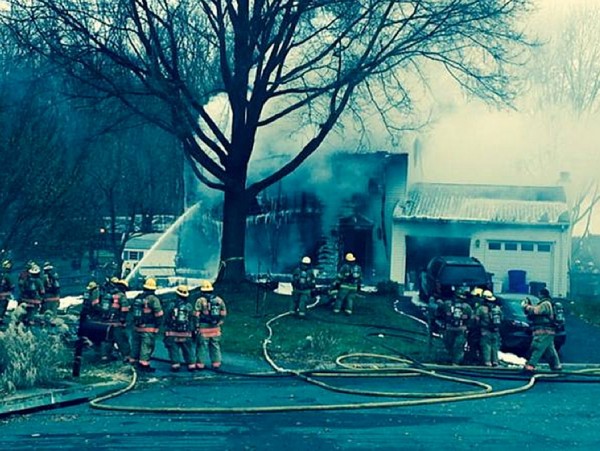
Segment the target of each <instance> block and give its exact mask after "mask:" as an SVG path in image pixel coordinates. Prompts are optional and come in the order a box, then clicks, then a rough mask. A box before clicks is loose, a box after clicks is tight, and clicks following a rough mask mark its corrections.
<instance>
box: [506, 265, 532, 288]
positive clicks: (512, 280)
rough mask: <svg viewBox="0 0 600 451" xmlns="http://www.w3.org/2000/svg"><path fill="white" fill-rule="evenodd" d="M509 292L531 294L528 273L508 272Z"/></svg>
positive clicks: (516, 270)
mask: <svg viewBox="0 0 600 451" xmlns="http://www.w3.org/2000/svg"><path fill="white" fill-rule="evenodd" d="M508 291H509V292H511V293H524V294H527V293H529V286H528V285H527V271H523V270H522V269H511V270H509V271H508Z"/></svg>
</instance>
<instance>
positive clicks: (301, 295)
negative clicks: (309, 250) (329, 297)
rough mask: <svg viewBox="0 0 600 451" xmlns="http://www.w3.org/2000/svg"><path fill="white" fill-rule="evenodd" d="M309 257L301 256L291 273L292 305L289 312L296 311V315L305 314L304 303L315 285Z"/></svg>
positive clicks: (309, 297) (308, 299)
mask: <svg viewBox="0 0 600 451" xmlns="http://www.w3.org/2000/svg"><path fill="white" fill-rule="evenodd" d="M310 264H311V261H310V257H303V258H302V261H301V262H300V266H298V267H297V268H296V269H295V270H294V273H293V274H292V288H293V293H292V303H291V304H292V305H291V307H290V313H297V314H298V316H300V317H303V316H305V315H306V304H307V303H308V302H310V300H311V298H312V291H313V290H314V289H315V286H316V277H315V272H314V270H313V269H312V268H311V266H310Z"/></svg>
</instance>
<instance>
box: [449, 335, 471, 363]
mask: <svg viewBox="0 0 600 451" xmlns="http://www.w3.org/2000/svg"><path fill="white" fill-rule="evenodd" d="M466 343H467V334H466V331H465V330H464V329H446V331H445V332H444V345H445V346H446V349H447V350H448V354H449V355H450V361H451V362H452V363H453V364H454V365H459V364H460V363H462V361H463V358H464V356H465V344H466Z"/></svg>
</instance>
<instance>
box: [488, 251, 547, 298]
mask: <svg viewBox="0 0 600 451" xmlns="http://www.w3.org/2000/svg"><path fill="white" fill-rule="evenodd" d="M483 263H484V266H485V267H486V269H487V270H488V271H489V272H491V273H494V280H497V281H501V282H502V291H507V290H508V288H509V281H508V271H510V270H513V269H518V270H523V271H526V272H527V276H526V277H527V280H526V282H527V283H529V282H532V281H536V282H546V286H548V287H552V282H553V274H554V244H553V243H549V242H533V241H528V242H525V241H488V242H487V244H486V249H485V258H484V262H483Z"/></svg>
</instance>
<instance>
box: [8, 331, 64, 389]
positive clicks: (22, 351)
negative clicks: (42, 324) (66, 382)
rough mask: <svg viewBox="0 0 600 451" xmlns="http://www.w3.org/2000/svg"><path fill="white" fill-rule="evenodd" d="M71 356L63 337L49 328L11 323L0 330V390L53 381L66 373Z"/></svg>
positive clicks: (37, 385) (39, 384)
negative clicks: (31, 327)
mask: <svg viewBox="0 0 600 451" xmlns="http://www.w3.org/2000/svg"><path fill="white" fill-rule="evenodd" d="M70 358H71V353H70V352H69V349H68V347H67V345H66V344H65V343H64V342H63V338H62V337H61V336H60V335H59V334H57V333H55V331H52V329H47V328H34V329H29V328H26V327H24V326H23V325H22V324H17V323H11V324H10V325H9V327H8V328H7V329H6V330H5V331H3V332H0V391H5V392H12V391H14V390H17V389H22V388H32V387H39V386H44V385H46V386H47V385H50V384H51V383H56V381H57V380H59V379H61V378H64V377H65V376H66V375H67V374H68V366H69V363H70Z"/></svg>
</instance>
